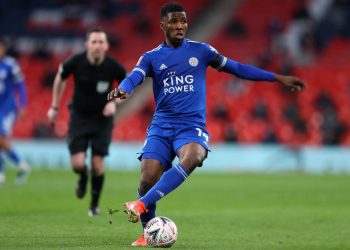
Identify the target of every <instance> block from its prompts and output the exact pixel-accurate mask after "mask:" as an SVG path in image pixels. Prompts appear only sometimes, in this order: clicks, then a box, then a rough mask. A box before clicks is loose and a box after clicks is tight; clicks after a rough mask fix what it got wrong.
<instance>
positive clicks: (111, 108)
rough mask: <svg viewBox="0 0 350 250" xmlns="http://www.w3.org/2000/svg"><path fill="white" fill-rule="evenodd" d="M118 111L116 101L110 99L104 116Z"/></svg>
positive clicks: (104, 110)
mask: <svg viewBox="0 0 350 250" xmlns="http://www.w3.org/2000/svg"><path fill="white" fill-rule="evenodd" d="M116 111H117V106H116V103H115V102H114V101H109V102H107V104H106V105H105V107H104V108H103V112H102V113H103V115H104V116H113V115H114V114H115V112H116Z"/></svg>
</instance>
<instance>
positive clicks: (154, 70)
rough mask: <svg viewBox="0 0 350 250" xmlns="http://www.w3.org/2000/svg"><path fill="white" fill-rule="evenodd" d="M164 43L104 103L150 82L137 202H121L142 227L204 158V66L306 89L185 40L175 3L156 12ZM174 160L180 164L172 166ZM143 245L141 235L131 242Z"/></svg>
mask: <svg viewBox="0 0 350 250" xmlns="http://www.w3.org/2000/svg"><path fill="white" fill-rule="evenodd" d="M160 28H161V29H162V30H163V32H164V36H165V41H164V42H163V43H162V44H160V45H159V46H158V47H156V48H155V49H153V50H151V51H148V52H146V53H144V54H143V55H142V56H141V58H140V60H139V61H138V63H137V65H136V67H135V68H134V69H133V71H132V72H131V73H130V74H129V75H128V76H127V77H126V78H125V79H124V80H123V81H122V82H121V84H120V85H119V87H118V88H116V89H114V90H113V91H111V92H110V93H109V94H108V96H107V99H108V100H112V99H114V98H120V99H125V98H127V96H128V95H129V94H130V93H131V92H132V90H133V89H134V88H135V87H136V86H137V85H139V84H141V83H142V82H143V80H144V79H145V77H152V78H153V92H154V98H155V102H156V110H155V114H154V117H153V120H152V122H151V124H150V126H149V127H148V130H147V137H146V141H145V145H144V147H143V150H142V155H141V177H140V184H139V189H138V194H139V199H138V200H136V201H132V202H127V203H125V204H124V207H125V211H126V213H127V214H128V219H129V221H131V222H137V221H138V220H139V219H140V220H141V223H142V225H143V226H144V225H145V224H146V223H147V222H148V221H149V220H150V219H152V218H153V217H155V211H156V202H157V201H158V200H159V199H161V198H163V197H164V196H166V195H167V194H169V193H170V192H171V191H173V190H174V189H176V188H177V187H178V186H180V185H181V184H182V183H183V182H184V180H186V179H187V178H188V176H189V175H190V174H191V173H192V171H193V170H195V168H196V167H200V166H202V164H203V161H204V160H205V158H206V157H207V154H208V151H209V149H208V142H209V133H208V132H207V131H206V128H205V126H206V79H205V73H206V69H207V67H208V66H211V67H212V68H214V69H217V70H218V71H223V72H227V73H230V74H234V75H236V76H238V77H240V78H243V79H248V80H254V81H274V82H277V83H279V84H282V85H283V86H286V87H287V88H290V89H291V90H292V91H298V90H302V89H304V88H306V84H305V83H304V82H303V81H301V80H300V79H298V78H297V77H294V76H283V75H279V74H274V73H271V72H267V71H264V70H261V69H258V68H256V67H253V66H250V65H245V64H241V63H238V62H236V61H233V60H231V59H229V58H227V57H225V56H223V55H221V54H220V53H219V52H218V51H216V50H215V49H214V48H213V47H211V46H210V45H208V44H205V43H199V42H195V41H191V40H188V39H186V38H185V35H186V31H187V18H186V12H185V9H184V7H183V6H182V5H180V4H178V3H168V4H166V5H165V6H164V7H163V8H162V9H161V11H160ZM175 156H178V157H179V163H178V164H176V165H175V166H172V161H173V159H174V157H175ZM132 245H133V246H146V245H147V243H146V242H145V239H144V237H143V235H141V237H140V238H139V239H138V240H136V241H135V242H133V243H132Z"/></svg>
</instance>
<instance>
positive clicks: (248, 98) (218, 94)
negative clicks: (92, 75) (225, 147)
mask: <svg viewBox="0 0 350 250" xmlns="http://www.w3.org/2000/svg"><path fill="white" fill-rule="evenodd" d="M126 2H128V1H126ZM164 2H165V1H162V0H157V1H145V0H141V1H139V4H140V6H141V7H140V10H139V12H137V13H138V14H140V13H142V15H144V16H142V17H140V16H139V15H135V14H132V13H122V14H120V15H117V16H116V17H114V18H113V19H108V20H103V19H101V20H98V24H100V25H101V26H103V27H104V28H105V29H106V30H107V31H108V33H109V34H111V35H112V36H114V37H115V38H117V39H118V41H119V44H118V45H117V46H115V47H112V49H111V54H112V55H114V56H116V57H117V58H118V60H119V61H121V62H122V63H123V64H124V65H126V67H127V69H128V70H131V69H132V68H133V66H134V65H135V63H136V61H137V60H138V58H139V56H140V55H141V53H142V52H144V51H147V50H150V49H152V48H154V47H155V46H156V45H157V44H158V43H160V42H161V41H162V40H163V35H162V33H161V32H159V14H158V13H155V12H154V10H158V9H159V6H160V5H161V4H163V3H164ZM207 2H208V1H206V0H196V1H190V2H188V3H187V6H186V7H187V9H188V10H190V13H191V16H190V17H189V18H190V21H191V19H193V18H194V17H195V16H196V15H197V14H198V13H200V11H201V9H202V8H203V7H204V6H205V5H206V4H207ZM269 2H271V4H269ZM272 2H273V4H272ZM266 5H268V6H270V7H269V8H264V6H266ZM296 7H297V3H296V1H294V0H287V1H284V3H283V4H274V1H273V0H268V1H259V0H247V1H244V2H243V4H242V5H241V6H240V7H239V8H238V11H237V12H235V14H234V15H232V16H233V17H232V20H229V21H228V23H227V25H229V23H230V22H231V21H233V19H235V20H237V19H238V20H240V22H241V23H242V24H243V25H244V28H245V34H244V35H243V37H242V36H232V35H230V34H228V33H227V30H226V27H224V28H223V29H221V30H219V31H218V33H217V34H216V35H215V36H214V37H212V39H211V40H210V41H209V43H210V44H212V45H213V46H214V47H215V48H217V49H218V50H219V51H220V52H221V53H222V54H224V55H226V56H228V57H230V58H233V59H236V60H238V61H241V62H247V63H256V62H259V60H257V58H258V59H259V58H260V57H261V56H262V55H263V53H264V52H265V51H266V49H267V48H268V47H269V44H270V43H271V37H270V35H269V25H270V24H271V22H272V18H271V17H272V16H274V18H277V19H278V20H279V22H280V23H281V24H282V28H284V27H286V26H287V25H288V23H289V22H290V21H291V19H292V16H293V13H294V11H295V8H296ZM262 9H263V10H264V11H262ZM143 18H144V20H148V21H146V23H142V24H139V23H137V22H138V20H140V19H143ZM138 25H140V26H138ZM144 25H145V26H144ZM119 27H122V28H119ZM140 27H141V29H142V27H146V28H144V29H145V30H146V32H145V33H143V32H140V30H139V29H140ZM32 28H33V27H32ZM65 56H66V55H54V57H53V59H52V60H53V64H55V65H58V63H59V62H60V61H61V60H62V59H63V58H64V57H65ZM349 56H350V42H349V40H347V39H335V40H333V41H332V42H331V43H330V44H329V45H328V46H327V47H326V49H325V50H324V51H323V52H322V53H321V54H320V55H318V58H317V60H316V61H315V62H314V63H313V64H311V65H308V66H307V67H298V66H295V69H294V73H295V74H296V75H298V76H299V77H300V78H302V79H304V80H305V81H306V82H307V83H309V85H310V86H309V89H308V90H307V91H306V92H304V93H298V94H291V93H288V92H287V91H286V90H283V89H282V88H280V87H279V86H277V85H273V84H271V83H264V82H261V83H257V84H251V83H250V82H249V81H242V80H238V79H237V78H235V77H233V76H230V75H228V74H226V73H218V72H216V71H214V70H211V69H209V70H208V73H207V119H208V131H209V132H210V134H211V138H210V139H211V141H212V142H214V143H216V142H223V141H227V142H240V143H261V142H264V143H274V142H280V143H288V144H291V145H299V144H302V143H307V144H311V145H320V144H322V143H331V142H325V141H324V134H323V133H324V131H323V127H324V126H325V122H324V121H325V119H326V118H325V114H324V113H323V110H322V109H320V108H319V107H317V104H316V103H317V101H318V98H319V96H320V93H326V94H327V95H328V96H329V98H330V99H331V100H332V102H333V103H334V109H335V112H336V115H337V116H336V118H337V119H338V122H339V123H340V124H341V126H342V127H343V128H345V129H342V132H341V134H340V136H339V138H338V139H337V140H336V141H335V142H333V143H340V144H344V145H349V144H350V129H349V128H350V111H349V109H348V107H349V104H350V103H349V101H348V100H349V97H350V72H349V70H348V68H349V66H350V63H349V61H348V59H347V58H349ZM274 60H275V61H274ZM20 64H21V66H22V68H23V71H24V74H25V75H26V80H27V84H28V93H29V107H28V110H29V111H28V114H27V118H26V119H25V120H24V121H21V122H19V123H18V124H17V126H16V128H15V133H14V134H15V137H17V138H31V137H32V135H33V131H34V129H35V127H36V126H37V124H39V123H42V122H44V123H45V121H46V112H47V109H48V107H49V106H50V101H51V90H50V89H48V88H45V87H43V85H42V78H43V76H44V73H45V72H44V70H43V69H44V68H45V64H46V62H45V61H43V60H40V59H34V58H33V57H31V56H22V57H21V59H20ZM278 64H279V61H278V59H272V62H270V64H269V65H267V69H269V70H274V71H275V70H278ZM276 65H277V66H276ZM72 85H73V84H72V81H71V79H70V80H69V83H68V85H67V91H66V92H65V94H64V97H63V100H62V107H61V110H60V116H59V119H58V122H57V126H56V128H55V133H56V136H57V137H60V138H64V137H65V135H66V133H67V120H68V118H69V112H68V110H67V108H66V107H65V105H64V103H67V101H68V100H69V99H70V96H71V93H72V87H73V86H72ZM38 100H40V101H38ZM147 107H148V108H149V109H154V104H153V102H152V101H150V102H149V103H148V104H147ZM222 107H224V110H220V108H222ZM293 107H297V111H296V113H297V114H296V115H295V114H294V115H293ZM261 110H263V111H261ZM290 110H292V111H290ZM220 112H221V113H220ZM259 112H263V115H262V114H261V113H259ZM290 116H292V118H291V117H290ZM295 117H297V120H291V119H295ZM150 119H151V116H150V115H149V113H147V112H146V114H145V112H144V110H139V111H136V112H134V113H131V114H129V115H127V116H126V117H124V118H123V119H122V120H121V121H120V122H118V123H117V124H116V126H115V130H114V132H113V139H114V140H120V141H143V140H144V136H145V131H146V128H147V125H148V122H149V120H150ZM130 124H133V126H132V128H131V126H130Z"/></svg>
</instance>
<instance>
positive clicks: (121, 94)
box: [107, 69, 144, 100]
mask: <svg viewBox="0 0 350 250" xmlns="http://www.w3.org/2000/svg"><path fill="white" fill-rule="evenodd" d="M143 81H144V75H143V74H142V73H140V72H139V71H138V70H135V69H134V70H133V71H132V72H131V73H130V74H129V75H128V76H127V77H126V78H125V79H124V80H123V81H122V82H121V83H120V84H119V87H118V88H115V89H113V90H112V91H111V92H109V93H108V96H107V100H112V99H115V98H119V99H121V100H123V99H126V98H127V97H128V96H129V95H130V94H131V92H132V91H133V90H134V88H135V87H136V86H137V85H140V84H141V83H142V82H143Z"/></svg>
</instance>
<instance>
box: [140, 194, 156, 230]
mask: <svg viewBox="0 0 350 250" xmlns="http://www.w3.org/2000/svg"><path fill="white" fill-rule="evenodd" d="M137 197H138V198H139V199H140V198H141V197H142V195H141V194H140V190H138V191H137ZM156 208H157V204H156V203H152V204H149V205H148V208H147V209H148V212H147V213H142V214H141V215H140V220H141V224H142V227H143V228H145V226H146V224H147V222H149V221H150V220H152V219H153V218H154V217H156Z"/></svg>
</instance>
